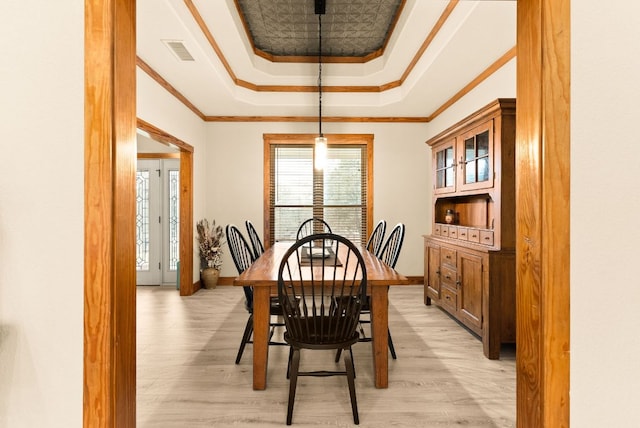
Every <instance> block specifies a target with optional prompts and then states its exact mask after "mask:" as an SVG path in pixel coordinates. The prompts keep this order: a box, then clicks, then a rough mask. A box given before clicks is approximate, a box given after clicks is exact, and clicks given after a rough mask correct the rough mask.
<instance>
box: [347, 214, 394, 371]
mask: <svg viewBox="0 0 640 428" xmlns="http://www.w3.org/2000/svg"><path fill="white" fill-rule="evenodd" d="M404 231H405V226H404V224H402V223H398V224H397V225H395V226H394V228H393V229H392V230H391V233H389V236H388V238H387V240H386V241H385V243H384V245H383V246H382V248H381V249H380V253H379V254H378V258H379V259H380V260H381V261H383V262H384V263H386V264H387V265H389V266H390V267H391V268H393V269H395V267H396V263H398V258H399V257H400V250H401V249H402V242H403V241H404ZM363 315H364V317H363ZM363 324H371V297H370V296H366V297H365V299H364V301H363V302H362V310H361V311H360V320H359V323H358V327H359V330H360V339H359V340H358V341H359V342H371V340H372V338H371V336H368V335H367V334H366V332H365V331H364V328H363V327H362V325H363ZM387 343H388V347H389V352H390V353H391V358H393V359H394V360H397V359H398V357H397V355H396V348H395V346H394V345H393V339H392V338H391V330H390V329H387ZM341 352H342V351H341V350H338V352H337V353H336V362H338V360H339V359H340V354H341Z"/></svg>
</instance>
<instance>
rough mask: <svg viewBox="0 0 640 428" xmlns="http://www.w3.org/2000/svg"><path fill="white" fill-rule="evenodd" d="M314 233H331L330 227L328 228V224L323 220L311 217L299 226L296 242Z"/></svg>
mask: <svg viewBox="0 0 640 428" xmlns="http://www.w3.org/2000/svg"><path fill="white" fill-rule="evenodd" d="M316 233H331V227H330V226H329V223H327V222H326V221H324V220H323V219H321V218H318V217H312V218H310V219H307V220H305V221H303V222H302V223H301V224H300V227H298V233H296V240H299V239H302V238H304V237H305V236H308V235H314V234H316Z"/></svg>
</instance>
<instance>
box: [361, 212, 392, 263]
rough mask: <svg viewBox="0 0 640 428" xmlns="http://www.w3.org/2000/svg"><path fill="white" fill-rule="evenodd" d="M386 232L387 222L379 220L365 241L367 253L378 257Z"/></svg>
mask: <svg viewBox="0 0 640 428" xmlns="http://www.w3.org/2000/svg"><path fill="white" fill-rule="evenodd" d="M386 230H387V221H386V220H380V221H379V222H378V224H376V227H374V228H373V232H371V235H369V239H368V240H367V245H366V247H365V248H366V249H367V251H369V252H371V253H373V254H375V255H376V257H377V256H378V254H379V253H380V249H381V248H382V243H383V242H384V232H385V231H386Z"/></svg>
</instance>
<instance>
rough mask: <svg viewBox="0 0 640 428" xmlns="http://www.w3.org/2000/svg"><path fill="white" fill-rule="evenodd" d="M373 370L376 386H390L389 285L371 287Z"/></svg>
mask: <svg viewBox="0 0 640 428" xmlns="http://www.w3.org/2000/svg"><path fill="white" fill-rule="evenodd" d="M371 330H372V334H371V336H372V345H373V346H372V348H373V371H374V373H375V386H376V388H387V387H388V386H389V349H388V340H387V337H388V334H389V287H387V286H380V287H371Z"/></svg>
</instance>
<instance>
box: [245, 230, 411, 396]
mask: <svg viewBox="0 0 640 428" xmlns="http://www.w3.org/2000/svg"><path fill="white" fill-rule="evenodd" d="M291 245H292V243H291V242H276V243H275V244H274V245H272V246H270V247H268V248H267V249H265V252H264V253H263V254H262V255H261V256H260V257H258V258H257V259H256V260H255V261H254V262H253V263H252V264H251V266H250V267H249V268H248V269H246V270H245V271H244V272H242V274H240V275H239V276H238V277H237V278H235V279H234V281H233V285H234V286H242V287H245V286H250V287H253V389H255V390H263V389H266V387H267V363H268V359H269V320H270V299H271V296H277V295H278V269H279V267H280V262H281V260H282V257H283V256H284V254H285V252H286V251H287V249H289V247H290V246H291ZM359 250H360V252H361V254H362V258H363V260H364V265H365V268H366V271H367V293H368V294H369V295H370V299H371V339H372V340H371V343H372V347H371V348H372V355H373V369H374V372H375V374H374V377H373V378H374V385H375V387H376V388H387V387H388V385H389V353H388V331H389V330H388V319H389V287H390V286H399V285H408V284H409V280H408V279H407V278H406V277H405V276H403V275H401V274H400V273H398V272H396V270H395V269H393V268H391V267H390V266H388V265H387V264H386V263H384V262H382V261H381V260H380V259H378V258H377V257H376V256H375V254H373V253H371V252H369V251H367V250H366V249H364V248H359ZM338 258H340V252H338Z"/></svg>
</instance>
